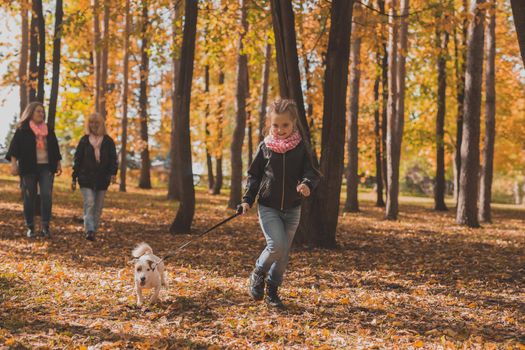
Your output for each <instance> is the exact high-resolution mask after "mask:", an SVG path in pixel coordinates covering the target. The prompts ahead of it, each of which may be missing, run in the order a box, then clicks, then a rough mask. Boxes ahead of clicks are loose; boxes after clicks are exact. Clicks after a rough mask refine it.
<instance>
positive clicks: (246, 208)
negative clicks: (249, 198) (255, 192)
mask: <svg viewBox="0 0 525 350" xmlns="http://www.w3.org/2000/svg"><path fill="white" fill-rule="evenodd" d="M241 208H242V214H243V215H244V214H246V213H247V212H248V210H250V205H249V204H248V203H246V202H243V203H241Z"/></svg>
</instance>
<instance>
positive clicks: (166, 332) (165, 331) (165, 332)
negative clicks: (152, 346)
mask: <svg viewBox="0 0 525 350" xmlns="http://www.w3.org/2000/svg"><path fill="white" fill-rule="evenodd" d="M160 335H162V336H163V337H169V335H170V330H169V328H161V329H160Z"/></svg>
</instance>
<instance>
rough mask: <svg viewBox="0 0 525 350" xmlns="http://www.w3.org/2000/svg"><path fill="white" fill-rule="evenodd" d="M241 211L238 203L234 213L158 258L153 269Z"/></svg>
mask: <svg viewBox="0 0 525 350" xmlns="http://www.w3.org/2000/svg"><path fill="white" fill-rule="evenodd" d="M242 212H243V210H242V206H241V205H238V206H237V209H236V211H235V214H233V215H231V216H229V217H227V218H226V219H224V220H222V221H221V222H219V223H217V224H215V225H213V226H212V227H210V228H209V229H207V230H206V231H204V232H202V233H199V234H198V235H197V236H195V237H194V238H192V239H190V240H189V241H187V242H186V243H184V244H183V245H181V246H180V247H178V248H177V249H175V250H174V251H172V252H171V253H169V254H167V255H165V256H164V257H163V258H162V259H160V261H159V262H158V263H156V264H155V267H154V268H153V269H155V268H156V267H157V265H158V264H160V263H161V262H163V261H164V260H166V259H169V258H171V257H173V256H175V255H177V253H178V252H179V251H181V250H182V249H184V248H186V247H187V246H188V245H189V244H190V243H193V242H195V241H196V240H197V239H199V238H201V237H202V236H204V235H205V234H207V233H209V232H211V231H213V230H215V229H216V228H217V227H219V226H221V225H224V224H225V223H227V222H228V221H230V220H232V219H234V218H236V217H237V216H239V215H241V214H242Z"/></svg>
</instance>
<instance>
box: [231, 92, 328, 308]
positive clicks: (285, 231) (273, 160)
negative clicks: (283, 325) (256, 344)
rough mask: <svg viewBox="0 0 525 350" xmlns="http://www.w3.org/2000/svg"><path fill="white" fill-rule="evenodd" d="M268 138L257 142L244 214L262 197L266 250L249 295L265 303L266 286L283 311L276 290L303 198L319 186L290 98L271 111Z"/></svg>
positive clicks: (260, 210) (270, 301)
mask: <svg viewBox="0 0 525 350" xmlns="http://www.w3.org/2000/svg"><path fill="white" fill-rule="evenodd" d="M268 119H269V121H270V129H269V134H268V136H266V137H265V138H264V141H263V142H261V143H260V144H259V147H258V148H257V153H256V155H255V158H254V160H253V162H252V164H251V165H250V168H249V170H248V180H247V185H246V187H247V189H246V192H245V194H244V196H243V203H242V204H241V206H242V210H243V214H244V213H246V212H247V211H248V209H249V208H251V206H252V205H253V203H254V202H255V199H256V197H257V196H258V202H259V205H258V214H259V223H260V225H261V228H262V231H263V233H264V237H265V238H266V248H265V249H264V250H263V251H262V253H261V255H260V256H259V258H258V259H257V262H256V263H255V269H254V270H253V272H252V274H251V276H250V285H249V292H250V295H251V297H252V298H253V299H255V300H261V299H262V298H263V296H264V288H265V284H266V298H265V301H266V303H267V304H268V305H270V306H274V307H277V308H282V307H283V303H282V301H281V299H280V298H279V295H278V293H277V289H278V288H279V286H280V285H281V283H282V280H283V275H284V271H285V270H286V265H287V264H288V255H289V252H290V247H291V244H292V241H293V237H294V235H295V231H296V229H297V226H298V225H299V219H300V217H301V197H300V196H301V195H302V196H304V197H308V196H309V195H310V193H311V191H312V190H313V189H314V188H315V187H316V185H317V183H318V182H319V171H317V170H316V169H315V168H314V166H313V164H312V157H311V153H310V152H311V151H310V148H309V145H308V144H307V143H306V142H305V141H303V140H302V136H301V135H304V132H303V128H302V126H301V123H300V121H299V117H298V112H297V106H296V105H295V103H294V102H293V101H292V100H287V99H278V100H276V101H274V102H273V103H272V104H271V105H270V107H269V113H268Z"/></svg>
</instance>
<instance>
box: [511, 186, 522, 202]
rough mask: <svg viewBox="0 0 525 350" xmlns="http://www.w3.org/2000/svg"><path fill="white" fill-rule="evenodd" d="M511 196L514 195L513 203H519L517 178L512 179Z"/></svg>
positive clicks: (519, 195)
mask: <svg viewBox="0 0 525 350" xmlns="http://www.w3.org/2000/svg"><path fill="white" fill-rule="evenodd" d="M512 196H513V197H514V204H515V205H520V204H521V193H520V183H519V182H518V180H514V186H512Z"/></svg>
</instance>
